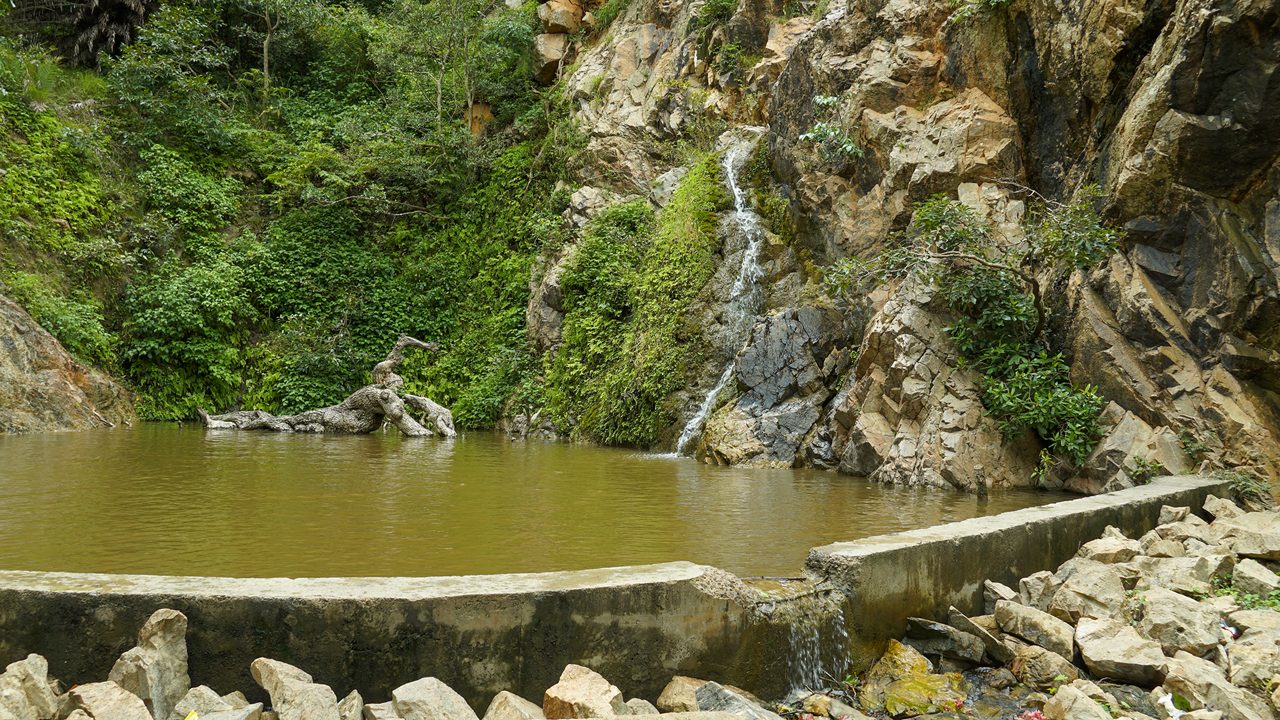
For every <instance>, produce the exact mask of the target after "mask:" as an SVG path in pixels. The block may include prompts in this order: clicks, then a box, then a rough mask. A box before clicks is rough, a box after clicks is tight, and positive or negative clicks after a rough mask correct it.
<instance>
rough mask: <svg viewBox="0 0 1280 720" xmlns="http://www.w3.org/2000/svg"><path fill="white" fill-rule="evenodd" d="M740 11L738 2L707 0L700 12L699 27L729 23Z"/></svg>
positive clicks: (736, 0) (732, 0)
mask: <svg viewBox="0 0 1280 720" xmlns="http://www.w3.org/2000/svg"><path fill="white" fill-rule="evenodd" d="M737 11H738V0H706V2H705V3H704V4H703V5H702V9H701V10H699V11H698V20H697V22H698V25H699V26H700V27H709V26H711V25H719V24H722V23H726V22H728V21H729V20H730V19H731V18H733V14H734V13H736V12H737Z"/></svg>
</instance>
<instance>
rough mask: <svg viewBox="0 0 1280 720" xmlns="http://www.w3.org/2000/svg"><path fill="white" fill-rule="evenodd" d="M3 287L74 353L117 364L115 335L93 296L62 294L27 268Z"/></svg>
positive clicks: (86, 359)
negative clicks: (104, 324)
mask: <svg viewBox="0 0 1280 720" xmlns="http://www.w3.org/2000/svg"><path fill="white" fill-rule="evenodd" d="M4 287H5V292H6V294H8V295H9V297H10V298H12V299H13V300H14V301H15V302H17V303H18V304H19V305H22V306H23V308H25V309H26V311H27V312H28V313H30V314H31V317H32V318H34V319H35V321H36V322H38V323H40V325H41V326H43V327H44V329H45V330H48V331H49V332H50V333H51V334H52V335H53V336H54V337H56V338H57V339H58V341H59V342H61V343H62V345H63V347H65V348H66V349H67V351H68V352H70V353H71V354H72V355H75V356H76V357H77V358H79V359H80V360H82V361H84V362H87V363H89V364H92V365H100V366H105V367H111V366H114V365H115V362H116V356H115V338H114V337H113V336H112V335H111V333H110V332H108V331H107V330H106V328H105V327H103V319H102V308H101V306H100V305H99V304H98V302H97V300H95V299H94V298H93V297H92V296H89V295H85V294H80V295H78V296H75V297H66V296H63V295H61V294H59V293H58V292H57V291H55V290H54V289H52V288H50V287H48V286H47V285H46V284H45V281H44V280H43V279H42V278H41V277H40V276H39V275H36V274H33V273H27V272H15V273H14V274H12V275H10V276H9V278H8V280H7V281H6V282H5V283H4Z"/></svg>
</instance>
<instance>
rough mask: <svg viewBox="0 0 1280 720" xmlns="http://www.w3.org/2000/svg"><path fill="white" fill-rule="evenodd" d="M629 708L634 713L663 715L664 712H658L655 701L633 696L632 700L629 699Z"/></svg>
mask: <svg viewBox="0 0 1280 720" xmlns="http://www.w3.org/2000/svg"><path fill="white" fill-rule="evenodd" d="M627 709H629V710H630V711H631V714H632V715H661V714H662V713H660V712H658V708H656V707H654V705H653V703H651V702H649V701H648V700H644V699H642V698H631V699H630V700H628V701H627Z"/></svg>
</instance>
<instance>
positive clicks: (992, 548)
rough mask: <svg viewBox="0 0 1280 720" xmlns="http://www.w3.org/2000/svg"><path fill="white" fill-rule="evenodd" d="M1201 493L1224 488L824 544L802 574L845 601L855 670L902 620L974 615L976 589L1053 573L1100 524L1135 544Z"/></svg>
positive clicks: (1184, 486) (1164, 484)
mask: <svg viewBox="0 0 1280 720" xmlns="http://www.w3.org/2000/svg"><path fill="white" fill-rule="evenodd" d="M1209 494H1216V495H1220V496H1221V495H1229V494H1230V488H1229V487H1228V486H1227V485H1226V484H1225V483H1223V482H1221V481H1219V480H1214V479H1212V478H1208V477H1204V476H1198V475H1195V476H1179V477H1166V478H1159V479H1157V480H1155V481H1154V482H1152V483H1151V484H1149V485H1144V486H1141V487H1135V488H1129V489H1127V490H1120V491H1118V492H1113V493H1107V494H1105V495H1096V496H1093V497H1084V498H1080V499H1078V500H1068V501H1065V502H1060V503H1054V504H1052V505H1042V506H1040V507H1034V508H1027V509H1024V510H1017V511H1014V512H1008V513H1002V514H1000V515H993V516H990V517H983V518H973V519H971V520H964V521H961V522H955V523H950V524H947V525H939V526H936V527H931V528H924V529H921V530H911V531H907V532H901V533H894V534H892V535H880V536H877V537H872V538H866V539H864V540H858V541H855V542H846V543H834V544H831V545H824V546H823V547H819V548H814V549H813V550H811V551H810V552H809V559H808V561H807V563H806V566H807V568H808V570H809V571H810V572H811V573H814V574H816V575H819V576H821V577H825V578H827V579H828V580H830V581H831V582H832V583H834V584H835V585H836V586H837V587H839V588H840V589H841V590H842V591H843V592H844V593H845V594H846V595H847V597H848V605H847V607H846V609H845V617H846V619H847V624H848V627H849V634H850V637H851V638H852V648H851V649H852V652H853V666H854V667H855V668H856V669H862V668H864V667H866V666H867V665H869V664H870V663H871V662H872V661H873V660H874V659H875V658H876V657H879V655H880V653H881V652H883V650H884V645H885V643H887V642H888V640H889V639H890V638H899V637H902V634H903V632H904V631H905V630H906V626H907V623H906V620H907V618H908V617H911V616H916V617H935V618H943V617H946V612H947V607H948V606H949V605H954V606H956V607H957V608H959V609H960V610H962V611H964V612H969V613H973V612H977V613H980V612H981V609H982V582H983V580H986V579H991V580H996V581H998V582H1003V583H1006V584H1014V583H1016V581H1017V580H1018V579H1019V578H1022V577H1026V576H1027V575H1030V574H1031V573H1034V572H1038V571H1040V570H1052V569H1056V568H1057V567H1058V566H1059V565H1061V564H1062V563H1063V562H1065V561H1066V560H1068V559H1069V558H1071V557H1072V556H1073V555H1075V554H1076V552H1077V551H1078V550H1079V549H1080V546H1081V545H1083V544H1084V543H1086V542H1088V541H1090V540H1093V539H1095V538H1097V537H1099V536H1101V535H1102V531H1103V530H1104V529H1106V527H1107V526H1108V525H1114V526H1116V527H1118V528H1120V529H1121V530H1122V531H1123V532H1124V533H1125V534H1126V535H1129V536H1130V537H1138V536H1139V535H1141V534H1143V533H1145V532H1147V531H1148V530H1150V529H1151V528H1153V527H1155V525H1156V520H1157V519H1158V518H1159V516H1160V507H1161V506H1163V505H1173V506H1179V505H1185V506H1189V507H1191V508H1193V509H1194V510H1197V511H1198V510H1200V509H1201V508H1202V507H1203V505H1204V499H1205V497H1206V496H1208V495H1209ZM1015 589H1016V586H1015Z"/></svg>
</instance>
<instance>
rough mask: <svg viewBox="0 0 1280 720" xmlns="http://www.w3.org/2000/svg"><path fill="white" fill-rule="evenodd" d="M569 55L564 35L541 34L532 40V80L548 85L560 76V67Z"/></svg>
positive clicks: (566, 37)
mask: <svg viewBox="0 0 1280 720" xmlns="http://www.w3.org/2000/svg"><path fill="white" fill-rule="evenodd" d="M568 54H569V36H568V35H565V34H564V33H543V34H541V35H538V36H537V37H535V38H534V39H533V63H534V73H533V74H534V78H536V79H537V81H538V82H540V83H542V84H543V85H550V84H551V83H553V82H555V81H556V77H557V76H558V75H559V74H560V66H561V65H562V64H563V63H564V62H565V60H566V57H567V56H568Z"/></svg>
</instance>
